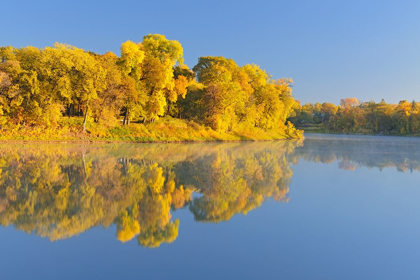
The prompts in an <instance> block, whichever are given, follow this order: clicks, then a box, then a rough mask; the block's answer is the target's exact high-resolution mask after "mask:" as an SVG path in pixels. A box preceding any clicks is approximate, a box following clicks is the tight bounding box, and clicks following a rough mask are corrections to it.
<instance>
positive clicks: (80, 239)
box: [0, 134, 420, 279]
mask: <svg viewBox="0 0 420 280" xmlns="http://www.w3.org/2000/svg"><path fill="white" fill-rule="evenodd" d="M419 147H420V139H418V138H403V137H372V136H341V135H337V136H335V135H334V136H331V135H317V134H308V135H307V136H306V140H305V141H304V142H256V143H197V144H124V145H114V144H107V145H85V146H83V145H82V146H80V145H75V144H70V145H52V144H51V145H13V144H2V145H0V225H1V227H0V237H1V241H0V263H1V275H2V278H3V279H123V278H128V277H130V278H140V279H263V278H284V279H418V276H419V274H420V268H419V266H418V257H417V256H418V254H419V253H418V252H420V226H419V224H420V223H419V222H420V204H419V198H420V186H419V183H418V182H419V175H420V173H419V171H420V148H419Z"/></svg>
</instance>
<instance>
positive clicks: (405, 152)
mask: <svg viewBox="0 0 420 280" xmlns="http://www.w3.org/2000/svg"><path fill="white" fill-rule="evenodd" d="M293 156H294V158H295V160H297V159H299V158H302V159H304V160H307V161H313V162H320V163H331V162H335V161H338V167H339V168H341V169H346V170H355V169H356V168H358V167H367V168H378V169H380V170H382V169H383V168H386V167H391V168H397V170H398V171H402V172H404V171H407V170H410V171H413V170H417V171H420V139H419V138H407V137H378V136H348V135H322V134H321V135H320V134H309V135H307V136H306V140H305V144H304V146H302V147H298V148H297V149H296V150H295V152H294V155H293Z"/></svg>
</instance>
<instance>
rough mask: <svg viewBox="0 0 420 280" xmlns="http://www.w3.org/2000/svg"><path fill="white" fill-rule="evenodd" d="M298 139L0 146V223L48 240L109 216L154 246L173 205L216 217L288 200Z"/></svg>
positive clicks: (125, 237)
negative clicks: (274, 201) (200, 142)
mask: <svg viewBox="0 0 420 280" xmlns="http://www.w3.org/2000/svg"><path fill="white" fill-rule="evenodd" d="M299 145H301V143H297V142H290V141H287V142H286V141H284V142H266V143H261V142H260V143H245V144H244V143H242V144H241V143H224V144H217V143H213V144H208V143H207V144H189V145H185V144H162V145H157V144H150V145H146V144H142V145H128V144H124V145H109V144H107V145H86V146H82V147H80V146H79V145H73V144H69V145H1V146H0V224H1V225H2V226H9V225H13V226H14V227H15V228H16V229H18V230H21V231H24V232H27V233H31V234H36V235H39V236H42V237H47V238H49V239H50V240H51V241H54V240H59V239H65V238H69V237H72V236H75V235H78V234H80V233H82V232H84V231H86V230H88V229H90V228H92V227H96V226H103V227H110V226H111V225H113V224H115V225H116V231H117V232H116V237H117V239H118V240H120V241H121V242H127V241H129V240H132V239H134V238H137V241H138V244H139V245H141V246H145V247H158V246H160V245H161V244H162V243H170V242H173V241H174V240H175V239H176V238H177V236H178V229H179V226H180V221H179V220H177V219H176V220H174V219H173V218H172V216H171V212H173V211H176V210H177V209H181V208H188V209H189V211H191V213H192V214H193V215H194V217H195V220H196V221H200V222H211V223H217V222H220V221H228V220H229V219H230V218H231V217H232V216H233V215H235V214H239V213H242V214H246V213H247V212H248V211H250V210H252V209H255V208H257V207H259V206H260V205H261V204H262V203H263V202H264V201H265V200H266V199H268V198H273V199H275V200H277V201H280V202H286V201H288V197H287V195H288V192H289V188H288V186H289V182H290V179H291V177H292V170H291V168H290V156H291V155H292V154H293V152H294V150H295V148H296V147H297V146H299ZM194 193H195V194H196V195H193V194H194Z"/></svg>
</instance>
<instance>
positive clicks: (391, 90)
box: [0, 0, 420, 103]
mask: <svg viewBox="0 0 420 280" xmlns="http://www.w3.org/2000/svg"><path fill="white" fill-rule="evenodd" d="M0 9H1V16H0V26H1V29H0V45H13V46H15V47H24V46H27V45H33V46H36V47H45V46H49V45H52V44H53V43H54V42H61V43H68V44H71V45H75V46H77V47H80V48H83V49H87V50H91V51H94V52H98V53H105V52H107V51H114V52H116V53H119V46H120V44H121V43H122V42H124V41H126V40H132V41H137V42H139V41H141V40H142V37H143V36H144V35H146V34H150V33H159V34H164V35H165V36H166V37H167V38H169V39H176V40H178V41H180V42H181V44H182V45H183V47H184V56H185V61H186V63H187V65H189V66H190V67H193V66H194V65H195V64H196V62H197V58H198V57H199V56H208V55H211V56H225V57H228V58H233V59H234V60H235V61H236V62H237V63H238V64H239V65H243V64H246V63H255V64H258V65H260V66H261V67H262V68H263V69H266V70H267V71H268V72H269V73H270V74H272V75H273V77H275V78H281V77H291V78H293V80H294V81H295V84H294V92H293V93H294V96H295V97H296V98H297V99H299V100H301V101H302V102H315V101H320V102H324V101H328V102H333V103H338V102H339V100H340V98H343V97H356V98H359V99H361V100H363V101H369V100H375V101H380V100H381V98H385V100H386V101H388V102H398V101H399V100H401V99H408V100H410V101H411V100H413V99H416V100H418V101H420V1H379V0H377V1H368V0H365V1H359V0H356V1H338V0H336V1H332V0H328V1H291V0H290V1H264V0H259V1H255V0H254V1H249V0H242V1H228V0H225V1H218V0H217V1H216V0H212V1H158V0H155V1H126V0H119V1H88V0H85V1H80V0H73V1H41V0H39V1H4V2H2V4H1V8H0Z"/></svg>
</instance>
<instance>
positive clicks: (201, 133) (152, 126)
mask: <svg viewBox="0 0 420 280" xmlns="http://www.w3.org/2000/svg"><path fill="white" fill-rule="evenodd" d="M82 122H83V119H82V118H78V117H73V118H67V117H63V118H62V119H60V121H59V123H58V127H57V128H45V127H44V128H41V127H15V128H13V129H8V130H3V131H1V130H0V140H3V141H7V140H14V141H33V140H40V141H110V142H114V141H116V142H185V141H245V140H248V141H256V140H282V139H290V138H299V133H298V135H295V134H296V132H295V131H294V130H293V131H290V130H287V127H285V129H279V130H277V131H275V130H272V131H265V130H263V129H261V128H256V127H238V128H236V129H235V130H233V131H230V132H218V131H215V130H212V129H211V128H209V127H206V126H204V125H201V124H198V123H195V122H193V121H188V120H182V119H174V118H171V117H164V118H161V119H159V120H157V121H156V122H154V123H148V124H142V123H131V124H130V125H129V126H121V125H117V126H113V127H104V126H103V125H99V124H97V123H89V124H88V125H87V131H86V132H82V129H81V128H82Z"/></svg>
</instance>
